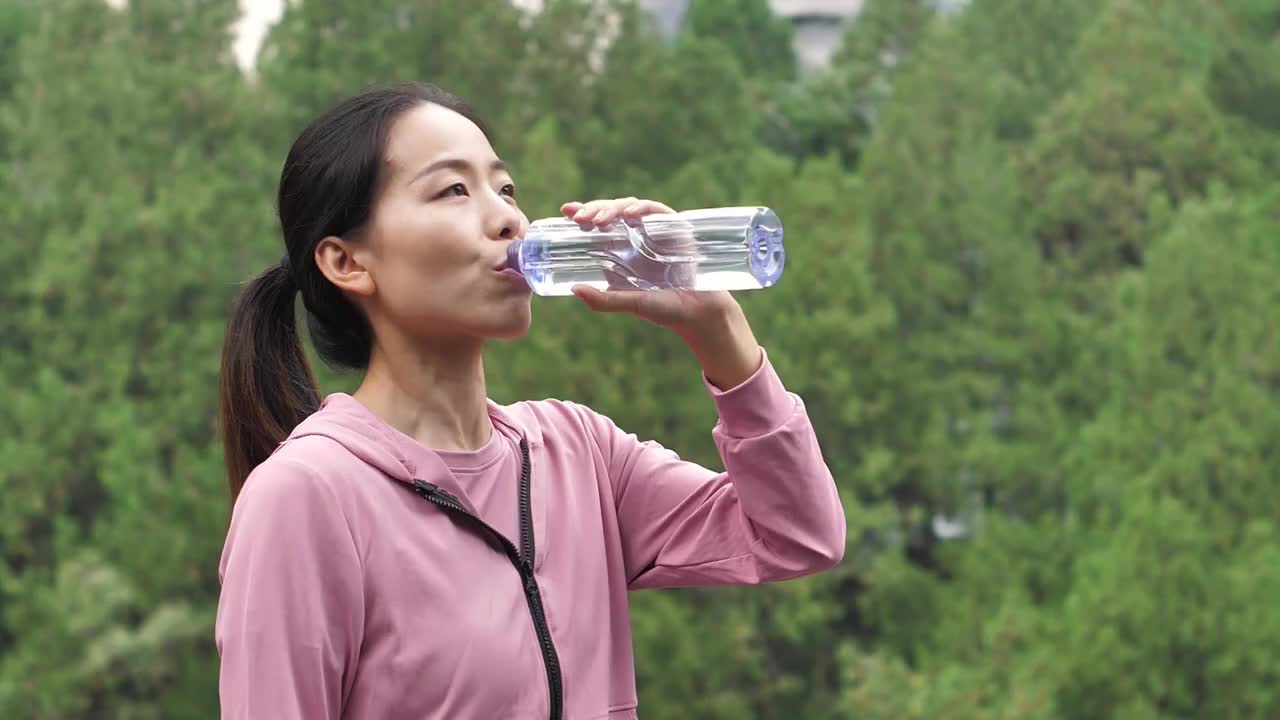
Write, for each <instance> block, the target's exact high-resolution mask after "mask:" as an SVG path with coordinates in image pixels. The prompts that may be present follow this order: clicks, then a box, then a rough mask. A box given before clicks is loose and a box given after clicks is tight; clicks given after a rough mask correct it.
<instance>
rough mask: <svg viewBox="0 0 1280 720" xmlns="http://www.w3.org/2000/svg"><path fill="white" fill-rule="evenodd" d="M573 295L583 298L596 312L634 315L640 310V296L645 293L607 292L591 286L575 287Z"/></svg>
mask: <svg viewBox="0 0 1280 720" xmlns="http://www.w3.org/2000/svg"><path fill="white" fill-rule="evenodd" d="M573 294H574V295H577V296H578V297H579V298H581V299H582V302H583V303H584V304H586V306H587V307H588V308H590V309H591V310H592V311H594V312H598V313H616V312H626V313H633V314H634V313H635V312H636V311H637V310H639V309H640V301H641V297H640V296H641V295H642V294H643V293H642V292H635V291H626V290H623V291H615V292H605V291H603V290H597V289H595V288H593V287H591V286H590V285H575V286H573Z"/></svg>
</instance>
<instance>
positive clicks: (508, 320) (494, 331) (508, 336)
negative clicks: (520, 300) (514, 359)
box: [486, 305, 533, 340]
mask: <svg viewBox="0 0 1280 720" xmlns="http://www.w3.org/2000/svg"><path fill="white" fill-rule="evenodd" d="M532 324H533V313H532V312H531V311H530V309H529V306H528V305H526V306H524V307H523V308H521V309H518V310H514V311H512V312H511V313H509V314H507V315H506V316H504V317H502V318H500V319H499V322H497V323H495V324H494V325H493V326H492V327H491V328H490V330H489V332H488V333H486V334H487V335H488V336H489V337H491V338H493V339H494V340H515V339H516V338H520V337H524V336H525V335H526V334H528V332H529V326H530V325H532Z"/></svg>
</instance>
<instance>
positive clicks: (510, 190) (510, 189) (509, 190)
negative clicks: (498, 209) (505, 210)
mask: <svg viewBox="0 0 1280 720" xmlns="http://www.w3.org/2000/svg"><path fill="white" fill-rule="evenodd" d="M501 192H502V194H503V195H508V196H510V197H515V196H516V186H515V185H512V184H511V183H507V184H506V185H503V186H502V190H501Z"/></svg>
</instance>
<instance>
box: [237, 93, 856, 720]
mask: <svg viewBox="0 0 1280 720" xmlns="http://www.w3.org/2000/svg"><path fill="white" fill-rule="evenodd" d="M278 203H279V214H280V222H281V226H282V229H283V232H284V240H285V246H286V249H287V254H286V255H285V257H284V259H283V260H281V262H280V264H279V265H277V266H276V267H273V268H271V269H269V270H267V271H266V272H264V273H263V274H261V275H259V276H258V277H257V278H255V279H254V280H253V281H252V282H251V283H249V285H248V287H246V288H245V290H244V292H243V293H242V295H241V296H240V298H239V300H238V301H237V303H236V306H235V308H234V310H233V312H232V316H231V320H230V324H229V326H228V329H227V337H226V344H225V347H224V351H223V359H222V381H221V411H222V418H221V423H222V431H223V435H224V442H225V447H226V459H227V467H228V472H229V480H230V485H231V496H232V503H233V513H232V519H231V525H230V529H229V530H228V534H227V538H226V545H225V548H224V550H223V555H222V561H221V564H220V579H221V582H222V594H221V598H220V601H219V605H218V614H217V626H216V637H217V646H218V651H219V654H220V656H221V663H222V664H221V677H220V695H221V701H222V715H223V717H224V718H272V720H286V719H289V718H305V719H306V720H316V719H318V718H339V717H341V718H370V719H378V720H384V719H387V718H413V719H414V720H421V719H424V718H451V719H454V720H458V719H465V718H477V719H480V720H492V719H496V718H548V717H549V718H556V719H559V718H565V719H571V720H591V719H596V718H600V719H603V718H609V719H611V720H617V719H619V718H635V717H637V715H636V691H635V678H634V669H633V665H632V656H631V632H630V626H629V622H628V612H627V591H628V590H638V589H642V588H659V587H676V586H694V585H727V584H753V583H763V582H771V581H779V580H785V579H788V578H795V577H799V576H802V575H806V574H811V573H815V572H818V571H821V570H824V569H826V568H830V567H832V566H833V565H835V564H836V563H837V562H839V561H840V559H841V557H842V556H843V553H844V545H845V522H844V514H843V511H842V509H841V506H840V499H839V497H838V496H837V494H836V488H835V484H834V482H833V480H832V478H831V474H830V472H829V471H828V469H827V467H826V466H825V465H824V463H823V460H822V456H821V452H820V450H819V447H818V443H817V441H816V439H815V436H814V432H813V428H812V427H811V425H810V423H809V420H808V418H807V417H806V415H805V412H804V407H803V405H802V403H801V401H800V399H799V398H798V397H796V396H795V395H792V394H790V393H788V392H787V391H786V390H785V389H784V387H783V386H782V384H781V382H780V381H779V379H778V376H777V375H776V374H775V372H774V370H773V368H772V367H771V366H770V364H769V361H768V358H767V356H766V355H765V352H764V350H763V349H762V348H761V347H760V346H759V345H757V344H756V341H755V339H754V337H753V336H752V333H751V329H750V327H749V326H748V324H747V321H746V319H745V317H744V315H743V312H742V310H741V308H740V307H739V306H738V304H737V303H736V302H735V301H734V299H733V298H732V297H731V296H730V295H729V294H728V293H723V292H699V293H678V292H632V293H626V292H623V293H608V292H599V291H596V290H594V289H591V288H586V287H583V288H579V289H578V291H577V292H578V294H579V297H580V298H581V299H582V300H583V301H584V302H585V303H586V305H587V306H588V307H590V308H591V309H593V310H595V311H599V312H619V311H620V312H628V313H632V314H634V315H637V316H639V317H641V318H643V319H645V320H648V321H650V322H653V323H656V324H658V325H660V326H663V327H666V328H669V329H670V330H671V331H673V332H676V333H678V334H679V336H680V337H681V338H683V339H684V340H685V341H686V343H687V344H688V346H689V348H690V350H691V351H692V353H693V356H694V357H695V358H696V359H697V361H698V362H699V363H700V364H701V366H702V370H703V380H704V382H705V384H706V387H707V391H708V394H709V395H710V396H711V400H712V401H713V402H714V403H715V406H716V408H717V409H718V412H719V417H720V420H719V422H718V423H717V424H716V426H715V428H714V429H713V434H714V438H715V441H716V443H717V446H718V447H719V450H720V454H721V457H722V458H723V461H724V464H725V467H726V472H723V473H716V472H713V471H711V470H708V469H706V468H703V467H700V466H698V465H695V464H692V463H689V462H684V461H682V460H681V459H680V458H679V457H677V455H676V454H675V453H673V452H671V451H669V450H666V449H664V448H662V447H661V446H659V445H657V444H655V443H653V442H641V441H639V440H638V439H637V438H636V437H635V436H634V435H631V434H628V433H626V432H624V431H623V430H620V429H619V428H617V427H616V426H615V425H614V424H613V423H612V422H611V421H610V420H609V418H607V417H605V416H603V415H601V414H599V413H597V412H594V411H592V410H591V409H589V408H586V407H583V406H582V405H579V404H575V403H573V402H568V401H560V400H542V401H536V402H521V403H516V404H513V405H507V406H502V405H498V404H496V403H495V402H492V401H490V400H489V399H488V397H487V395H486V391H485V378H484V367H483V363H482V351H483V348H484V346H485V343H486V341H487V340H489V339H491V338H514V337H517V336H519V335H521V334H523V333H524V332H525V331H526V330H528V328H529V323H530V291H529V289H528V287H527V286H526V285H525V284H524V282H523V281H522V280H520V279H519V278H518V276H517V277H515V278H513V277H512V276H511V273H502V272H500V269H501V265H502V262H503V260H504V258H505V250H506V247H507V245H508V244H510V243H511V242H512V241H513V240H515V239H516V238H518V237H520V236H521V235H522V234H523V233H524V231H525V229H526V227H527V222H528V221H527V219H526V218H525V216H524V214H523V213H521V211H520V209H519V207H518V206H517V204H516V192H515V186H514V183H513V182H512V179H511V176H510V174H509V173H508V170H507V169H506V168H505V167H504V166H503V164H502V163H501V161H500V160H499V159H498V156H497V155H496V154H495V153H494V150H493V148H492V146H491V145H490V142H489V139H488V136H487V134H486V132H485V131H484V130H483V129H482V126H481V124H480V123H479V122H478V121H477V120H476V118H475V117H474V116H473V114H472V113H471V112H470V111H469V110H468V109H467V108H466V107H465V106H464V105H463V104H462V103H461V102H460V101H458V100H457V99H455V98H453V97H451V96H449V95H447V94H445V93H444V92H442V91H440V90H438V89H436V88H433V87H430V86H424V85H398V86H391V87H384V88H378V89H373V90H370V91H367V92H364V93H362V94H360V95H358V96H356V97H353V98H350V99H348V100H346V101H345V102H342V103H341V104H339V105H337V106H336V107H335V108H333V109H332V110H330V111H329V112H327V113H325V114H324V115H322V116H320V117H319V118H317V119H316V120H315V121H314V122H313V123H312V124H311V125H310V126H309V127H307V128H306V129H305V130H304V131H303V132H302V134H301V135H300V136H299V137H298V139H297V141H296V142H295V143H294V145H293V147H292V149H291V150H290V152H289V155H288V158H287V160H286V161H285V165H284V170H283V173H282V176H281V179H280V187H279V196H278ZM562 210H563V212H564V213H565V215H567V216H569V217H571V218H573V219H575V220H577V221H578V222H580V223H584V224H586V223H594V224H595V225H599V226H603V225H606V224H608V223H610V222H614V221H618V220H619V219H624V218H627V217H639V216H642V215H644V214H647V213H656V212H671V210H670V208H668V207H666V206H664V205H662V204H660V203H656V202H650V201H644V200H635V199H631V198H628V199H625V200H598V201H593V202H588V203H585V204H584V203H579V202H571V203H567V204H565V205H564V206H563V208H562ZM299 292H300V293H301V295H302V301H303V304H304V306H305V308H306V311H307V321H308V326H309V329H310V332H311V335H312V338H313V340H314V343H315V346H316V349H317V351H318V353H319V354H320V356H321V357H322V358H324V359H325V360H326V361H327V362H330V363H332V364H334V365H337V366H342V367H347V368H354V369H358V370H360V371H363V373H364V376H363V380H362V382H361V384H360V385H359V388H358V389H357V390H356V391H355V392H354V393H353V394H351V395H347V394H342V393H336V394H330V395H327V396H325V397H323V398H322V397H321V396H320V394H319V390H318V389H317V387H316V383H315V381H314V379H313V377H312V375H311V372H310V370H309V368H308V365H307V362H306V359H305V356H304V354H303V350H302V348H301V346H300V344H299V337H298V332H297V328H296V326H295V321H294V310H293V308H294V300H295V295H296V294H297V293H299ZM672 632H681V629H680V628H673V629H672Z"/></svg>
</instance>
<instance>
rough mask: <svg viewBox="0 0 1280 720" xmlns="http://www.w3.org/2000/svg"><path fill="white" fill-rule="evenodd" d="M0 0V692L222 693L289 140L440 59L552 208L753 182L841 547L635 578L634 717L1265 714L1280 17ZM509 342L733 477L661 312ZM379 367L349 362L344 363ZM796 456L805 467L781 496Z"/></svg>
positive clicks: (1123, 3) (32, 709)
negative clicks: (242, 319) (656, 318)
mask: <svg viewBox="0 0 1280 720" xmlns="http://www.w3.org/2000/svg"><path fill="white" fill-rule="evenodd" d="M543 4H544V7H543V9H542V11H541V12H540V13H536V14H534V13H530V12H528V11H527V10H525V9H522V8H519V7H516V6H514V5H513V4H512V3H511V2H510V1H509V0H468V1H467V2H458V1H457V0H324V1H320V0H304V1H302V2H293V3H291V4H290V5H289V6H288V9H287V10H286V11H285V13H284V15H283V17H282V18H281V20H280V21H279V23H278V24H276V25H275V26H274V27H272V28H271V30H270V32H269V33H268V35H267V36H266V38H265V41H264V44H263V46H262V50H261V53H260V55H259V56H258V61H257V64H256V67H255V68H254V69H253V70H252V71H251V72H244V71H242V69H241V68H240V67H239V66H238V65H237V64H236V62H235V59H234V57H233V53H232V49H231V48H232V44H233V33H232V30H231V28H232V25H233V23H234V22H235V20H236V18H237V16H238V15H239V9H238V8H237V4H236V2H235V0H129V2H128V3H127V6H124V7H114V8H113V7H110V6H108V5H107V4H106V3H104V2H103V1H102V0H0V196H2V197H3V198H4V202H3V203H2V204H0V395H2V399H3V404H2V407H3V411H2V412H0V717H3V718H15V719H16V718H37V719H61V718H107V719H119V720H125V719H130V720H150V719H165V720H167V719H170V718H175V719H185V718H214V717H216V716H217V655H216V651H215V647H214V644H213V634H212V623H213V618H214V608H215V605H216V602H217V595H218V581H217V561H218V555H219V553H220V550H221V545H222V541H223V538H224V532H225V528H226V520H227V511H228V507H227V505H228V503H227V491H226V488H225V481H224V471H223V466H222V456H221V448H220V444H219V440H218V438H217V436H216V433H215V415H216V398H215V391H216V385H217V383H216V379H217V373H218V362H219V349H220V344H221V341H222V333H223V328H224V323H225V320H226V316H227V311H228V305H229V303H230V301H231V299H232V297H233V295H234V293H235V292H236V290H237V288H238V284H239V283H241V282H243V281H244V280H246V279H247V278H249V277H251V276H252V275H253V274H255V273H256V272H258V271H260V270H261V269H263V268H265V267H267V266H268V265H269V264H270V263H273V262H275V261H276V260H277V259H278V258H279V256H280V254H281V252H282V244H281V241H280V239H279V235H278V232H277V228H276V225H275V217H274V208H273V206H272V202H273V192H274V187H275V182H276V180H277V178H278V173H279V169H280V166H281V163H282V161H283V158H284V155H285V152H286V151H287V148H288V145H289V143H290V142H291V141H292V140H293V138H294V137H295V135H296V134H297V132H298V131H299V130H300V129H301V127H302V125H303V124H304V123H305V122H306V121H307V120H308V119H309V118H310V117H311V116H313V115H314V114H316V113H317V112H319V111H320V110H321V109H322V108H324V107H325V106H326V105H327V104H329V103H330V102H331V101H333V100H335V99H337V98H338V97H339V96H342V95H346V94H348V93H351V92H354V91H355V90H357V89H359V88H360V87H362V86H364V85H365V84H367V83H371V82H382V81H388V80H399V79H423V80H428V81H433V82H436V83H439V84H441V85H443V86H444V87H446V88H447V89H449V90H451V91H453V92H456V93H459V94H461V95H463V96H465V97H467V98H469V99H470V100H471V101H472V102H473V103H474V104H475V105H476V106H478V108H479V109H480V110H481V111H482V112H483V113H484V114H485V115H486V116H487V117H489V118H490V119H491V121H492V123H493V124H494V125H495V126H496V128H497V137H498V151H499V153H500V154H502V155H503V156H504V157H505V158H507V159H508V160H510V161H511V162H512V163H513V164H514V169H515V172H516V178H517V181H518V182H519V183H520V184H521V188H522V189H521V193H522V198H523V200H522V204H523V206H524V208H525V210H526V212H527V213H528V214H529V216H530V217H531V218H536V217H541V216H546V215H551V214H554V213H555V210H556V207H557V206H558V204H559V203H560V202H562V201H566V200H570V199H585V198H594V197H609V196H617V195H639V196H649V197H653V198H656V199H660V200H663V201H665V202H668V203H670V204H672V205H674V206H676V207H677V208H678V209H690V208H697V207H707V206H715V205H727V204H763V205H769V206H772V207H774V208H775V209H777V211H778V212H779V214H780V216H781V217H782V219H783V222H784V224H785V225H786V228H787V243H788V253H789V258H788V267H787V272H786V274H785V275H784V276H783V278H782V281H781V283H780V284H779V285H778V286H777V287H775V288H771V289H769V290H765V291H761V292H756V293H743V294H741V295H740V296H739V297H740V300H741V301H742V302H743V304H744V305H745V306H746V308H747V311H748V313H749V316H750V317H751V319H752V321H753V324H754V326H755V328H756V332H757V335H758V336H759V338H760V339H761V342H762V343H764V344H765V345H766V346H767V347H768V348H769V351H770V353H771V357H772V358H773V360H774V362H775V363H776V364H777V366H778V368H779V371H780V372H781V374H782V377H783V378H784V380H785V381H786V382H787V384H788V385H789V387H790V388H791V389H792V390H794V391H796V392H798V393H800V394H801V395H802V396H803V397H804V398H805V399H806V401H807V403H808V406H809V409H810V412H811V414H812V417H813V420H814V421H815V423H816V425H817V428H818V432H819V434H820V437H821V440H822V442H823V445H824V448H825V450H826V453H827V458H828V461H829V463H830V465H831V467H832V469H833V471H834V472H835V475H836V477H837V478H838V480H839V483H840V485H841V488H842V493H843V497H844V501H845V503H846V505H847V506H846V511H847V514H848V517H849V522H850V532H849V547H848V552H847V554H846V560H845V562H844V564H843V565H842V566H841V567H840V568H838V569H837V570H835V571H832V572H830V573H826V574H824V575H821V576H818V577H814V578H809V579H806V580H803V581H798V582H792V583H786V584H781V585H777V586H766V587H762V588H745V589H744V588H732V589H717V590H704V589H699V590H682V591H665V592H645V593H637V594H635V595H633V602H634V604H635V606H634V623H635V630H636V656H637V664H638V674H639V677H638V682H639V688H640V708H641V714H642V716H643V717H645V718H646V720H670V719H675V718H713V719H723V720H729V719H734V720H739V719H741V718H770V719H776V720H782V719H791V718H803V719H814V720H834V719H836V718H861V719H867V720H977V719H979V718H982V719H987V718H991V719H1005V720H1015V719H1017V720H1038V719H1044V720H1049V719H1051V718H1052V719H1063V720H1098V719H1104V718H1126V719H1127V718H1133V719H1134V720H1156V719H1161V720H1175V719H1176V720H1181V719H1186V718H1215V719H1216V718H1222V719H1231V718H1277V717H1280V527H1278V526H1277V521H1278V519H1280V330H1278V329H1277V326H1278V323H1277V320H1278V319H1280V318H1278V317H1277V314H1278V311H1280V0H1070V1H1064V0H970V2H968V3H963V4H960V3H951V4H950V6H949V7H948V8H947V9H946V11H945V12H943V11H940V10H939V7H938V5H937V3H936V2H931V1H930V0H867V2H866V3H865V4H864V7H863V8H862V12H861V14H860V15H859V16H858V18H857V20H856V21H854V22H850V23H847V24H846V26H845V29H844V31H843V36H842V37H841V39H840V42H839V47H838V48H837V49H836V51H835V53H834V54H833V56H832V57H831V59H830V62H829V63H828V64H824V65H823V66H822V67H817V68H807V67H802V66H801V64H800V63H798V62H797V56H796V53H795V43H794V26H793V24H792V23H790V22H789V21H787V20H785V19H782V18H779V17H778V16H775V15H773V14H772V13H771V11H770V5H769V3H768V2H767V0H694V1H693V2H692V4H691V5H690V7H689V10H688V14H687V16H686V17H685V19H684V22H683V24H682V26H681V27H680V29H679V30H678V31H675V32H669V33H663V32H661V31H660V29H659V28H658V27H657V24H656V23H655V21H654V18H653V16H652V14H651V13H650V12H649V11H648V10H646V9H644V8H642V7H640V6H637V5H636V4H635V3H634V2H630V1H626V0H545V2H544V3H543ZM534 315H535V320H534V329H533V331H532V333H531V335H530V336H529V337H527V338H525V339H523V340H521V341H518V342H511V343H500V344H497V345H495V346H494V347H493V348H492V352H491V354H490V358H489V370H490V378H491V393H492V394H493V396H494V397H495V398H496V399H498V400H501V401H504V402H506V401H513V400H516V399H521V398H539V397H547V396H559V397H565V398H572V399H576V400H579V401H583V402H586V403H588V404H590V405H592V406H593V407H595V408H596V409H598V410H600V411H601V412H604V413H606V414H608V415H610V416H612V417H613V418H614V419H615V420H616V421H617V422H618V423H619V424H620V425H621V426H622V427H624V428H627V429H628V430H630V431H634V432H636V433H638V434H640V435H641V436H648V437H656V438H659V439H661V440H662V441H663V442H664V443H665V444H667V445H669V446H671V447H674V448H676V449H678V450H679V451H680V452H681V453H682V454H683V455H684V456H685V457H688V458H690V459H694V460H698V461H700V462H704V463H707V464H709V465H712V466H714V467H719V466H720V463H719V459H718V457H717V456H716V453H715V448H714V446H713V445H712V442H711V438H710V432H709V431H710V427H711V424H712V422H713V420H714V409H713V407H712V404H711V403H710V402H709V400H708V399H707V398H706V397H705V392H704V391H703V390H702V389H701V386H700V381H699V377H698V373H697V367H696V364H695V363H694V361H693V359H692V357H691V356H690V355H689V354H688V353H687V352H686V351H685V350H684V348H683V347H682V346H680V345H679V341H678V340H676V339H675V338H674V337H671V336H668V335H667V334H665V333H663V332H661V331H659V330H657V329H655V328H652V327H650V326H648V325H647V324H645V323H642V322H638V321H635V320H634V319H632V318H625V317H603V316H595V315H592V314H590V313H589V312H588V311H586V310H585V309H584V308H582V307H581V305H580V304H579V303H577V302H574V301H572V299H568V300H565V299H560V300H556V299H542V300H540V299H537V298H535V308H534ZM354 383H355V378H353V377H349V376H335V375H332V374H326V375H325V376H324V386H325V390H326V391H332V390H341V389H350V388H352V387H354ZM780 480H782V479H780Z"/></svg>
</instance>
